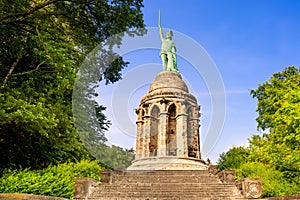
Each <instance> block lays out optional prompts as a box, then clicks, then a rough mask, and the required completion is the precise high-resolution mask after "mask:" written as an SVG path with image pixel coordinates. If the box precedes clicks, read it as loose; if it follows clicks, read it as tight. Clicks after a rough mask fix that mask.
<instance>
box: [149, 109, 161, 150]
mask: <svg viewBox="0 0 300 200" xmlns="http://www.w3.org/2000/svg"><path fill="white" fill-rule="evenodd" d="M159 112H160V111H159V108H158V107H157V106H153V108H152V110H151V113H150V117H151V118H150V143H149V155H150V156H157V149H158V148H157V144H158V141H157V136H158V125H159Z"/></svg>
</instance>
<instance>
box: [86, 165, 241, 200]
mask: <svg viewBox="0 0 300 200" xmlns="http://www.w3.org/2000/svg"><path fill="white" fill-rule="evenodd" d="M90 199H95V200H96V199H97V200H108V199H110V200H111V199H117V200H129V199H130V200H134V199H136V200H163V199H168V200H170V199H180V200H188V199H189V200H196V199H197V200H198V199H201V200H208V199H209V200H214V199H215V200H221V199H222V200H230V199H243V198H242V196H241V194H240V193H239V191H238V190H237V188H236V186H235V184H234V183H221V181H220V180H219V178H218V177H217V176H215V175H211V174H209V173H208V171H207V170H190V171H183V170H182V171H179V170H173V171H172V170H168V171H126V172H123V173H115V174H114V182H113V183H112V184H109V183H100V184H99V185H98V186H97V187H96V189H95V190H94V192H93V193H92V195H91V198H90Z"/></svg>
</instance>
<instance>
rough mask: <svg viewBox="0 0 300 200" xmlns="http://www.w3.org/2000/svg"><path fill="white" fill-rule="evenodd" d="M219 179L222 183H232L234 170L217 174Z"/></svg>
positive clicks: (234, 174) (234, 175)
mask: <svg viewBox="0 0 300 200" xmlns="http://www.w3.org/2000/svg"><path fill="white" fill-rule="evenodd" d="M219 178H220V180H221V181H222V182H223V183H234V182H235V178H236V172H235V171H234V170H223V171H221V172H220V173H219Z"/></svg>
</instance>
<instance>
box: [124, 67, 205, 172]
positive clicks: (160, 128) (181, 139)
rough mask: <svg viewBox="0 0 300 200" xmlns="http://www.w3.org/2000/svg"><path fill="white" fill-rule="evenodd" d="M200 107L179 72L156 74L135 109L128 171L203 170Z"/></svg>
mask: <svg viewBox="0 0 300 200" xmlns="http://www.w3.org/2000/svg"><path fill="white" fill-rule="evenodd" d="M199 110H200V106H199V105H198V104H197V100H196V98H195V97H194V96H193V95H192V94H191V93H189V90H188V87H187V85H186V84H185V82H184V81H183V80H182V77H181V75H180V74H179V73H178V72H171V71H163V72H161V73H159V74H158V75H157V76H156V78H155V80H154V81H153V83H152V84H151V86H150V89H149V92H148V93H147V94H146V95H145V96H143V97H142V99H141V102H140V105H139V108H137V109H136V113H137V118H138V120H137V122H136V124H137V136H136V157H135V160H134V162H133V164H132V165H131V166H130V167H129V168H128V170H151V169H153V170H158V169H178V170H180V169H187V168H188V169H206V168H207V166H206V165H205V164H204V162H203V161H202V160H201V154H200V142H199V126H200V125H199V117H200V114H199Z"/></svg>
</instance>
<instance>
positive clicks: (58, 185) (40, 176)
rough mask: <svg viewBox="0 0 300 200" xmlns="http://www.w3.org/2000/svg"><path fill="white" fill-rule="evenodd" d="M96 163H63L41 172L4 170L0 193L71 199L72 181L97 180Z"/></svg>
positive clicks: (84, 161) (98, 166)
mask: <svg viewBox="0 0 300 200" xmlns="http://www.w3.org/2000/svg"><path fill="white" fill-rule="evenodd" d="M100 169H101V167H100V165H99V163H98V161H87V160H83V161H81V162H78V163H64V164H59V165H56V166H49V167H47V168H45V169H42V170H30V169H24V170H14V171H12V170H6V171H5V172H4V174H3V175H2V177H1V178H0V193H27V194H36V195H46V196H54V197H63V198H71V199H72V198H73V193H74V179H75V178H80V177H89V178H93V179H95V180H99V179H100V176H99V170H100Z"/></svg>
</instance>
